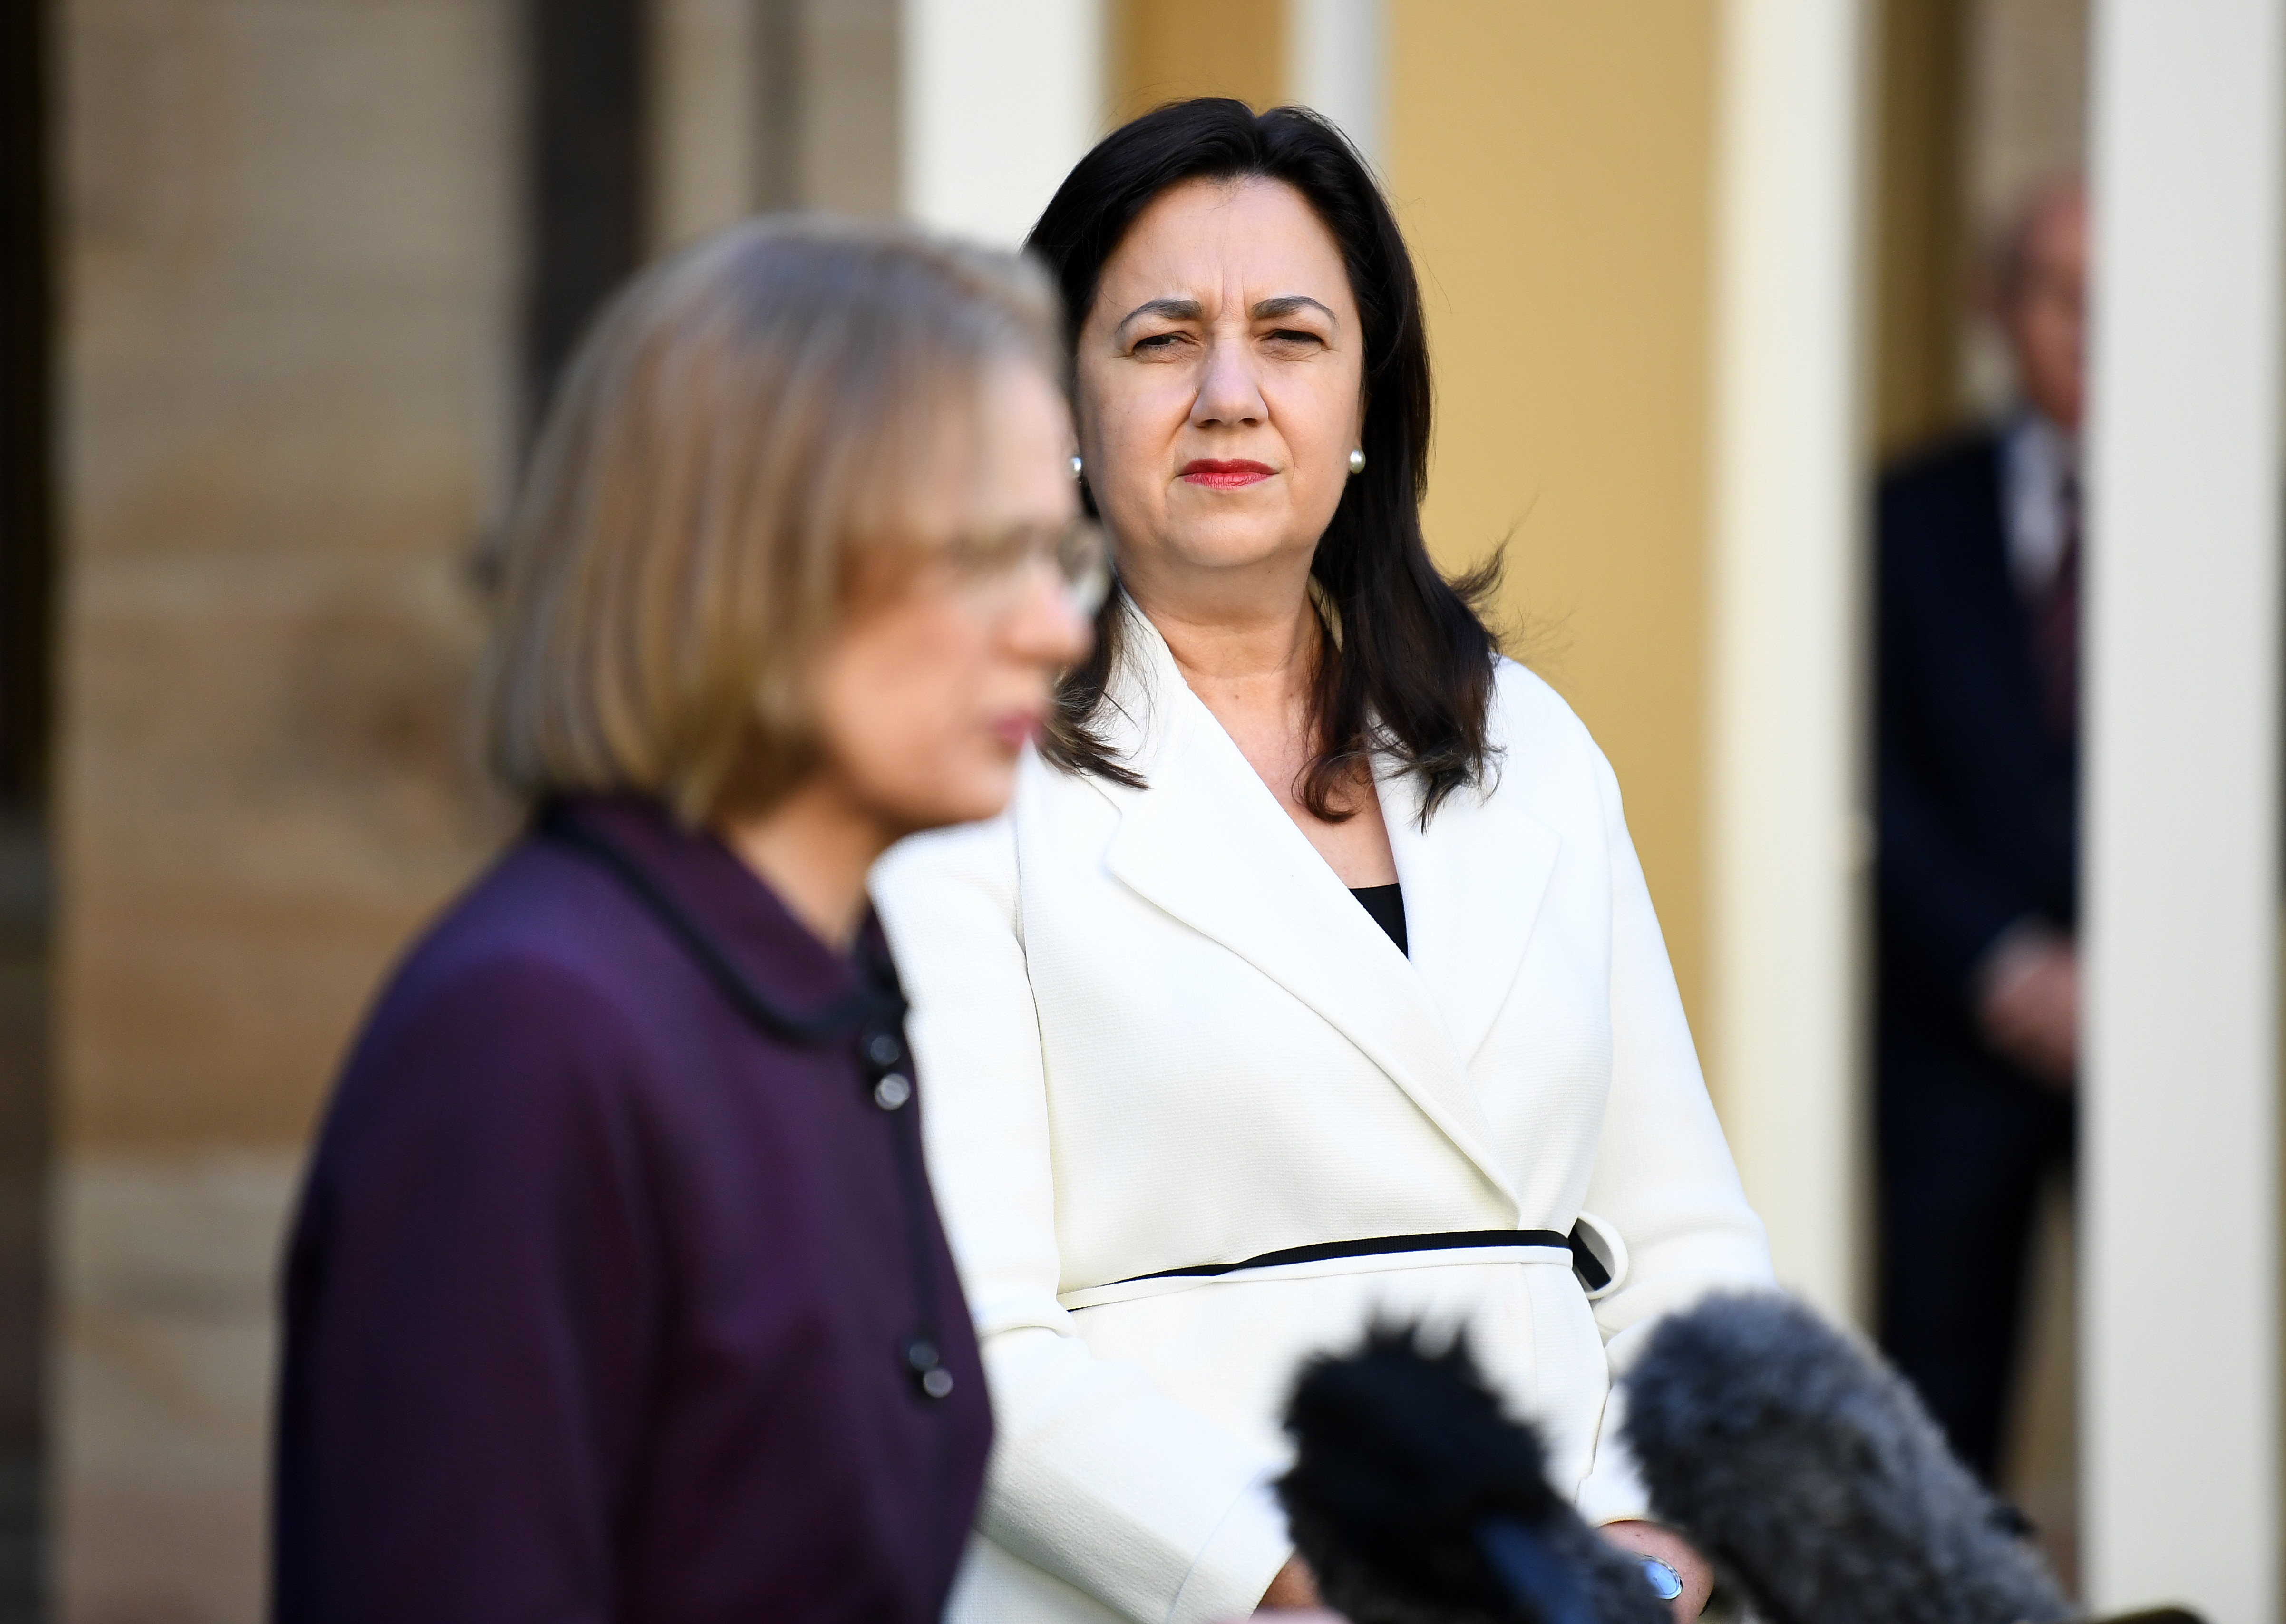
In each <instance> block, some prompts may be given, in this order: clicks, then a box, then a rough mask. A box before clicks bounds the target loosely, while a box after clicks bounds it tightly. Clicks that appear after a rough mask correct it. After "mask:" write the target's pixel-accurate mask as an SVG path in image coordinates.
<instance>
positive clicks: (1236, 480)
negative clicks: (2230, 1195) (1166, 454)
mask: <svg viewBox="0 0 2286 1624" xmlns="http://www.w3.org/2000/svg"><path fill="white" fill-rule="evenodd" d="M1277 471H1278V470H1277V469H1274V468H1272V467H1270V466H1269V465H1268V464H1267V463H1263V462H1218V461H1214V460H1213V459H1212V458H1210V457H1202V458H1200V459H1199V460H1198V461H1194V462H1186V463H1184V464H1183V472H1182V477H1183V478H1185V479H1187V480H1189V481H1190V482H1191V483H1192V484H1193V485H1206V486H1209V487H1210V488H1211V489H1214V490H1217V491H1235V490H1236V489H1238V487H1239V486H1241V485H1254V484H1257V483H1258V482H1259V481H1262V480H1265V479H1267V478H1269V477H1270V476H1271V475H1273V474H1274V473H1276V472H1277Z"/></svg>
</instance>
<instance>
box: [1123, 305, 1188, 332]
mask: <svg viewBox="0 0 2286 1624" xmlns="http://www.w3.org/2000/svg"><path fill="white" fill-rule="evenodd" d="M1205 314H1206V306H1204V305H1203V304H1200V303H1199V302H1198V301H1197V300H1196V299H1147V300H1146V301H1144V302H1143V303H1142V304H1139V305H1137V306H1136V307H1135V308H1134V309H1133V310H1131V311H1128V312H1127V313H1126V314H1125V315H1124V316H1122V317H1121V318H1120V319H1119V325H1118V326H1117V327H1114V328H1112V329H1111V330H1112V333H1113V334H1114V335H1118V334H1120V333H1123V332H1124V331H1125V330H1126V328H1127V326H1128V324H1129V323H1130V322H1133V321H1138V320H1140V319H1142V318H1143V317H1145V316H1157V317H1160V318H1161V319H1164V320H1167V321H1196V320H1198V319H1200V318H1201V317H1202V316H1204V315H1205Z"/></svg>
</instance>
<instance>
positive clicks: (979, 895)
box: [873, 818, 1292, 1624]
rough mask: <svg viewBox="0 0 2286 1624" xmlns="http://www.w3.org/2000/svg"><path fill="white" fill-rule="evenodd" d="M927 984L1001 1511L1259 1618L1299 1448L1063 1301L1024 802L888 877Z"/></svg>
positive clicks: (1151, 1605)
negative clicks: (1245, 1439)
mask: <svg viewBox="0 0 2286 1624" xmlns="http://www.w3.org/2000/svg"><path fill="white" fill-rule="evenodd" d="M873 890H874V899H875V903H876V906H877V907H878V909H879V912H880V914H881V918H882V921H883V924H884V926H886V928H887V931H888V934H889V939H890V944H891V947H892V949H893V950H894V951H895V956H896V959H897V966H898V972H899V974H900V975H901V976H902V977H903V980H904V982H905V987H906V990H907V992H908V994H909V995H910V997H911V999H912V1005H913V1010H912V1015H911V1017H910V1022H909V1025H908V1030H909V1031H910V1034H911V1036H912V1040H913V1046H914V1052H915V1056H916V1059H917V1060H918V1063H919V1068H920V1087H921V1089H922V1092H923V1097H924V1100H925V1101H926V1116H924V1118H923V1121H924V1123H925V1124H926V1132H927V1139H928V1152H929V1168H930V1178H931V1181H932V1183H933V1185H934V1188H935V1192H936V1196H937V1204H938V1207H939V1209H940V1210H941V1211H942V1215H943V1218H944V1226H945V1232H946V1234H947V1235H948V1236H949V1237H950V1241H951V1243H952V1250H953V1255H954V1257H955V1259H956V1260H957V1261H958V1265H959V1267H960V1274H961V1283H962V1286H963V1289H965V1290H966V1293H967V1296H968V1300H969V1305H970V1308H971V1310H972V1311H973V1313H974V1315H975V1318H976V1329H977V1335H978V1337H979V1339H980V1340H981V1343H982V1345H983V1350H984V1366H985V1372H986V1376H987V1378H988V1380H989V1383H990V1385H991V1389H992V1407H993V1415H994V1421H995V1426H996V1437H997V1444H996V1447H995V1448H994V1452H993V1458H992V1465H991V1469H990V1472H989V1477H988V1478H987V1481H986V1485H985V1491H984V1503H983V1510H982V1511H981V1515H980V1517H979V1519H978V1525H979V1528H980V1529H981V1532H982V1533H984V1534H985V1535H986V1536H988V1537H989V1538H990V1539H991V1540H992V1541H995V1542H996V1543H997V1544H998V1545H1000V1546H1001V1547H1003V1548H1004V1549H1006V1550H1007V1551H1009V1552H1010V1553H1011V1554H1013V1555H1014V1556H1016V1557H1021V1558H1022V1559H1023V1560H1024V1561H1026V1562H1029V1563H1030V1564H1031V1565H1034V1566H1035V1567H1037V1568H1040V1569H1043V1570H1044V1571H1045V1572H1047V1573H1052V1574H1054V1575H1055V1576H1056V1577H1058V1578H1060V1579H1061V1580H1064V1581H1067V1582H1068V1583H1069V1584H1071V1585H1073V1586H1075V1587H1076V1588H1077V1589H1080V1590H1082V1591H1083V1592H1084V1593H1086V1594H1087V1595H1089V1596H1092V1597H1094V1598H1095V1599H1096V1600H1097V1601H1099V1602H1100V1603H1102V1604H1104V1605H1105V1606H1107V1607H1109V1608H1111V1609H1112V1610H1113V1611H1114V1612H1116V1613H1118V1614H1120V1615H1122V1616H1123V1617H1126V1618H1130V1619H1133V1620H1139V1621H1140V1624H1206V1621H1207V1620H1218V1619H1227V1618H1233V1617H1244V1616H1245V1615H1247V1614H1248V1613H1250V1612H1253V1610H1254V1607H1255V1604H1256V1603H1257V1602H1258V1601H1259V1600H1260V1599H1261V1596H1262V1593H1263V1591H1264V1590H1265V1589H1268V1587H1269V1584H1270V1581H1271V1580H1272V1579H1273V1578H1274V1577H1275V1576H1276V1575H1277V1573H1278V1570H1279V1568H1280V1567H1281V1566H1282V1565H1284V1563H1285V1561H1286V1559H1287V1557H1289V1555H1291V1554H1292V1546H1291V1543H1290V1541H1289V1540H1288V1538H1287V1534H1286V1519H1285V1517H1284V1514H1283V1513H1282V1512H1281V1510H1279V1508H1278V1506H1277V1503H1276V1502H1275V1500H1274V1499H1273V1496H1272V1494H1271V1492H1270V1489H1269V1479H1270V1478H1271V1477H1272V1476H1273V1474H1274V1473H1275V1472H1276V1471H1278V1470H1280V1469H1281V1462H1279V1461H1277V1460H1275V1459H1273V1458H1270V1457H1267V1456H1265V1455H1261V1454H1260V1453H1259V1452H1257V1450H1255V1449H1253V1448H1251V1447H1247V1446H1245V1445H1243V1444H1242V1443H1241V1442H1240V1441H1239V1440H1238V1439H1234V1438H1233V1437H1231V1436H1230V1435H1229V1434H1228V1433H1226V1432H1225V1431H1222V1430H1221V1429H1220V1428H1219V1427H1218V1426H1216V1425H1214V1424H1213V1423H1210V1422H1209V1421H1208V1420H1207V1419H1206V1418H1205V1417H1203V1416H1202V1415H1198V1414H1196V1413H1195V1412H1194V1411H1192V1410H1190V1409H1188V1408H1186V1407H1184V1406H1182V1405H1180V1404H1178V1403H1177V1402H1176V1401H1175V1400H1174V1399H1171V1398H1169V1397H1167V1396H1166V1395H1165V1394H1163V1393H1162V1392H1161V1391H1158V1390H1157V1389H1156V1388H1155V1387H1154V1386H1153V1385H1152V1384H1151V1383H1150V1381H1149V1379H1148V1378H1147V1376H1145V1375H1144V1373H1143V1372H1142V1371H1141V1370H1140V1369H1139V1368H1136V1367H1134V1366H1132V1365H1129V1364H1124V1363H1116V1362H1113V1361H1109V1360H1100V1359H1098V1358H1097V1357H1096V1356H1095V1355H1094V1353H1093V1352H1092V1351H1091V1350H1090V1349H1089V1347H1088V1345H1087V1344H1086V1343H1085V1342H1084V1341H1083V1340H1081V1338H1080V1336H1079V1335H1078V1333H1077V1330H1076V1327H1075V1326H1074V1325H1073V1322H1072V1319H1071V1315H1070V1314H1069V1313H1068V1311H1067V1310H1065V1309H1064V1308H1063V1307H1062V1305H1060V1303H1058V1301H1057V1299H1056V1294H1057V1291H1058V1289H1059V1288H1060V1275H1061V1267H1060V1260H1059V1257H1058V1249H1057V1241H1056V1229H1055V1179H1054V1171H1053V1167H1052V1152H1051V1138H1050V1124H1049V1120H1048V1102H1047V1091H1046V1080H1045V1071H1044V1064H1043V1061H1042V1059H1041V1046H1040V1035H1039V1021H1038V1017H1037V1013H1036V1011H1035V1007H1034V1005H1033V1000H1032V989H1031V981H1030V977H1029V973H1028V971H1027V969H1026V965H1025V957H1024V947H1023V942H1022V940H1021V922H1020V914H1019V910H1018V875H1017V864H1016V855H1015V844H1014V837H1013V827H1012V824H1011V823H1010V821H1009V820H1008V819H1006V818H1002V819H1000V820H997V821H996V822H994V823H991V824H982V825H978V826H975V827H974V828H971V829H966V830H960V831H956V832H950V833H947V834H937V835H929V836H923V837H920V838H918V839H917V840H910V841H907V842H906V843H905V844H904V845H903V847H900V848H899V849H898V850H897V851H896V852H895V853H894V854H892V855H891V856H890V857H888V858H887V859H886V860H885V861H884V863H883V864H882V867H881V869H880V870H879V871H877V873H876V875H875V879H874V887H873Z"/></svg>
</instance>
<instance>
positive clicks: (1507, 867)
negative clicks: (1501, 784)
mask: <svg viewBox="0 0 2286 1624" xmlns="http://www.w3.org/2000/svg"><path fill="white" fill-rule="evenodd" d="M1380 790H1381V816H1382V821H1383V822H1384V823H1385V824H1388V825H1389V844H1390V846H1391V849H1392V851H1393V852H1394V854H1395V855H1396V858H1397V879H1398V883H1399V885H1400V886H1401V887H1403V888H1404V895H1405V930H1406V936H1407V942H1408V944H1409V945H1410V947H1411V949H1412V958H1413V967H1414V968H1415V970H1416V971H1418V972H1419V973H1420V976H1421V981H1422V983H1423V986H1425V987H1426V988H1427V989H1428V992H1429V997H1431V999H1432V1000H1433V1001H1434V1002H1435V1003H1436V1005H1437V1008H1438V1011H1439V1013H1440V1014H1441V1015H1442V1016H1443V1017H1444V1023H1445V1029H1446V1033H1447V1034H1448V1036H1449V1037H1450V1040H1451V1042H1452V1044H1453V1046H1454V1049H1455V1050H1457V1051H1458V1052H1459V1053H1460V1055H1461V1058H1462V1061H1463V1062H1464V1063H1465V1062H1466V1061H1468V1060H1471V1059H1473V1058H1474V1057H1475V1055H1476V1052H1477V1050H1478V1047H1480V1046H1481V1045H1483V1043H1484V1041H1485V1037H1486V1034H1487V1033H1489V1032H1490V1031H1491V1030H1492V1027H1493V1022H1494V1021H1495V1020H1497V1019H1498V1018H1499V1016H1500V1012H1501V1006H1502V1005H1503V1004H1505V1003H1506V1002H1507V1001H1508V995H1509V989H1510V987H1512V986H1513V985H1515V983H1516V976H1517V970H1518V969H1519V968H1520V967H1521V966H1523V963H1524V950H1525V946H1526V945H1527V944H1528V943H1529V942H1531V940H1532V927H1533V922H1534V921H1535V920H1536V919H1537V918H1539V916H1540V904H1541V899H1542V898H1543V897H1544V896H1546V895H1547V892H1548V882H1549V879H1550V877H1552V876H1553V875H1554V874H1555V872H1556V858H1557V852H1558V850H1559V849H1560V848H1561V846H1562V840H1561V838H1560V837H1559V836H1558V835H1557V832H1555V831H1554V830H1552V829H1550V828H1549V826H1548V825H1547V824H1543V823H1541V822H1540V821H1539V820H1538V819H1537V818H1535V817H1533V816H1532V815H1531V814H1529V813H1527V812H1525V810H1524V809H1523V808H1521V807H1518V806H1517V804H1516V803H1515V801H1514V800H1512V799H1510V798H1507V797H1503V796H1499V795H1484V794H1479V793H1478V792H1477V791H1476V790H1474V789H1471V788H1469V787H1467V786H1465V785H1464V786H1463V787H1462V788H1460V789H1458V790H1455V791H1454V792H1453V793H1452V794H1450V795H1448V796H1446V798H1445V803H1444V805H1442V806H1440V807H1439V808H1437V816H1435V818H1433V819H1432V820H1431V824H1430V829H1431V833H1425V834H1424V833H1423V831H1422V828H1421V784H1420V780H1419V779H1417V778H1415V777H1412V776H1411V775H1410V774H1401V773H1391V774H1388V775H1386V776H1384V777H1382V779H1381V781H1380Z"/></svg>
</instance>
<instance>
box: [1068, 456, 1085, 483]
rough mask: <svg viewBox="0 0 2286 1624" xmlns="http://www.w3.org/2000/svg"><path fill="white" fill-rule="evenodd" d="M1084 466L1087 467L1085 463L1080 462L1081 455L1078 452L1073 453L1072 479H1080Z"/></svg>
mask: <svg viewBox="0 0 2286 1624" xmlns="http://www.w3.org/2000/svg"><path fill="white" fill-rule="evenodd" d="M1084 466H1085V465H1084V464H1083V463H1082V462H1081V461H1080V460H1079V453H1077V452H1074V453H1072V464H1071V468H1072V477H1073V478H1075V479H1076V478H1078V477H1080V474H1081V472H1082V470H1083V469H1084Z"/></svg>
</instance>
